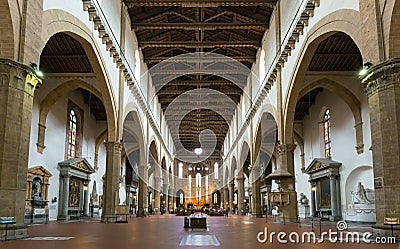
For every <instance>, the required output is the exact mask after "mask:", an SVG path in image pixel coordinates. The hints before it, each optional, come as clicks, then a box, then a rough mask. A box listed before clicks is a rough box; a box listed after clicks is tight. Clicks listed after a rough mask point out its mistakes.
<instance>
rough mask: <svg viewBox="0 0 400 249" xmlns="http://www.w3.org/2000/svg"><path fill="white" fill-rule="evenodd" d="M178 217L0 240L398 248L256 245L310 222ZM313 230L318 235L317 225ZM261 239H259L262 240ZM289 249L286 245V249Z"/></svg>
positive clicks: (56, 227)
mask: <svg viewBox="0 0 400 249" xmlns="http://www.w3.org/2000/svg"><path fill="white" fill-rule="evenodd" d="M183 223H184V222H183V217H177V216H173V215H161V216H152V217H147V218H131V219H130V220H129V223H118V224H103V223H100V222H98V221H95V220H93V221H89V222H70V223H59V222H50V223H48V224H44V225H40V226H32V227H29V228H28V232H29V235H30V236H31V239H30V240H14V241H7V242H0V248H1V249H3V248H4V249H11V248H12V249H18V248H23V249H38V248H40V249H47V248H49V249H50V248H51V249H53V248H56V249H63V248H73V249H103V248H104V249H114V248H118V249H120V248H121V249H122V248H135V249H146V248H151V249H157V248H160V249H161V248H162V249H173V248H182V249H185V248H197V249H198V248H214V249H218V248H227V249H228V248H229V249H234V248H241V249H247V248H249V249H250V248H251V249H253V248H284V247H286V248H304V249H306V248H307V249H308V248H328V249H329V248H336V249H337V248H338V246H339V248H360V249H361V248H384V249H397V248H398V245H397V244H392V245H377V244H365V243H360V244H357V243H351V244H346V243H340V242H337V243H331V242H329V241H326V240H325V241H324V242H323V243H305V244H295V243H290V242H289V243H288V244H280V243H279V242H278V240H277V237H276V236H275V237H274V241H273V243H272V244H271V243H269V242H266V243H260V242H258V240H257V235H258V234H259V233H260V232H263V231H265V227H267V230H268V234H271V233H272V232H276V233H279V232H281V231H285V232H286V233H287V234H289V233H291V232H297V233H299V234H302V233H303V232H311V229H312V227H311V224H310V222H307V223H303V224H302V225H301V226H299V224H286V225H283V224H279V223H274V222H272V221H271V220H270V221H269V222H268V223H266V222H265V218H264V219H255V218H249V217H244V216H229V217H228V218H227V217H207V224H208V229H207V230H202V229H195V230H193V231H192V230H188V229H184V228H183ZM349 227H350V228H349V229H350V230H351V231H357V232H360V233H361V232H366V231H371V230H370V228H368V227H365V226H364V227H354V225H352V226H350V225H349ZM329 229H331V230H332V231H335V232H336V226H335V224H334V223H331V224H326V225H324V226H323V227H322V231H328V230H329ZM314 231H315V233H316V234H317V235H319V226H318V224H315V226H314ZM261 238H262V237H261ZM288 246H289V247H288Z"/></svg>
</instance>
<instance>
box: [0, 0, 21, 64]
mask: <svg viewBox="0 0 400 249" xmlns="http://www.w3.org/2000/svg"><path fill="white" fill-rule="evenodd" d="M10 2H13V1H10V0H0V6H1V9H0V15H1V25H0V32H1V49H0V57H1V58H7V59H15V58H16V57H17V56H16V54H17V49H16V47H15V41H16V40H18V38H19V37H18V36H19V34H18V33H16V32H15V31H16V30H17V25H18V24H17V23H16V22H13V17H12V13H11V9H10V8H11V7H12V6H13V5H15V3H14V2H13V3H11V4H10Z"/></svg>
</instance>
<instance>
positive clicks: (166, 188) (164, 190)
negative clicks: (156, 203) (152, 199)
mask: <svg viewBox="0 0 400 249" xmlns="http://www.w3.org/2000/svg"><path fill="white" fill-rule="evenodd" d="M163 194H164V201H165V203H162V204H163V206H164V211H165V213H168V212H169V210H168V200H169V195H168V183H163Z"/></svg>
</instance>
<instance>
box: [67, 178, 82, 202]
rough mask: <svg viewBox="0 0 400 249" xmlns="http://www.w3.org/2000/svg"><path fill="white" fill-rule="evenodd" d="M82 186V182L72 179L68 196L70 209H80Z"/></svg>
mask: <svg viewBox="0 0 400 249" xmlns="http://www.w3.org/2000/svg"><path fill="white" fill-rule="evenodd" d="M81 184H82V181H81V180H78V179H75V178H71V179H70V181H69V196H68V206H69V207H79V203H80V200H81Z"/></svg>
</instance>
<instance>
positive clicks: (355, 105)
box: [299, 78, 364, 153]
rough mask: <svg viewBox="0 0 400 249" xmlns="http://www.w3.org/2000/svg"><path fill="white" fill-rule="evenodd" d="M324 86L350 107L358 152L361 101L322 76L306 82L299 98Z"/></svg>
mask: <svg viewBox="0 0 400 249" xmlns="http://www.w3.org/2000/svg"><path fill="white" fill-rule="evenodd" d="M319 87H320V88H324V89H326V90H328V91H330V92H332V93H334V94H336V95H337V96H339V98H341V99H342V100H343V101H344V102H345V103H346V104H347V106H348V107H349V108H350V110H351V112H352V114H353V117H354V128H355V129H356V149H357V152H358V153H362V152H363V151H364V142H363V130H362V124H363V122H362V113H361V103H360V101H359V100H358V98H357V97H356V96H355V95H354V94H353V93H352V92H351V91H350V90H349V89H348V88H346V87H344V86H343V85H341V84H340V83H338V82H335V81H333V80H330V79H327V78H324V79H320V80H317V81H314V82H312V83H311V84H308V85H307V86H305V87H304V88H303V89H301V90H300V93H299V98H301V97H303V96H304V95H306V94H307V93H308V92H310V91H312V90H314V89H316V88H319Z"/></svg>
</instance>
